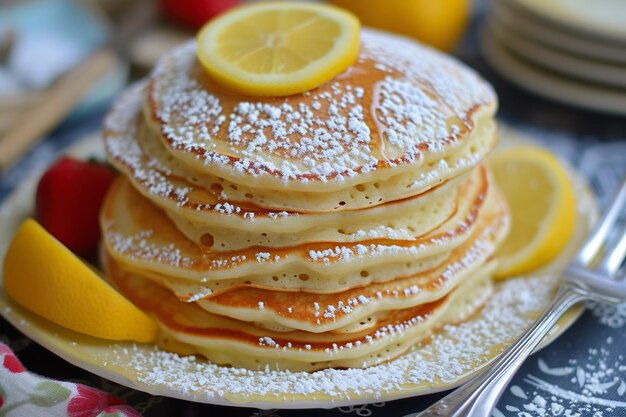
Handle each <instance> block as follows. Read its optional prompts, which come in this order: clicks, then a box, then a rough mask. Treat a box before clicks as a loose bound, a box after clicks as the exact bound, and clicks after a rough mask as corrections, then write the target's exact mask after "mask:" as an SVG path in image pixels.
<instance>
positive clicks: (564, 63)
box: [487, 19, 626, 95]
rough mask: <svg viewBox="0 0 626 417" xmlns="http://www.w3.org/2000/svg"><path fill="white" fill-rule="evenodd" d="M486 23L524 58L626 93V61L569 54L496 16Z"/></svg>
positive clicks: (557, 71) (502, 40)
mask: <svg viewBox="0 0 626 417" xmlns="http://www.w3.org/2000/svg"><path fill="white" fill-rule="evenodd" d="M487 25H488V26H489V30H490V31H491V34H492V35H493V36H494V37H495V38H496V39H497V40H498V41H499V42H500V43H501V44H503V45H506V46H507V48H508V49H510V50H511V51H514V52H515V54H516V55H519V56H520V57H522V58H524V59H525V60H527V61H529V62H531V63H533V64H536V65H538V66H540V67H545V68H548V69H549V70H552V71H554V72H556V73H561V74H564V75H566V76H570V77H576V78H579V79H581V80H582V81H586V82H590V83H597V84H603V85H606V86H613V87H617V88H618V89H621V90H622V93H623V94H624V95H626V64H623V65H614V64H609V63H603V62H599V61H593V60H590V59H585V58H580V57H577V56H575V55H568V54H567V53H563V52H561V51H558V50H556V49H552V48H550V47H546V46H544V45H542V44H540V43H536V42H534V41H532V40H530V39H526V38H524V37H523V36H520V35H518V34H517V33H515V32H513V31H511V30H509V29H508V28H507V27H505V26H504V25H502V24H501V23H499V21H497V20H495V19H488V21H487ZM625 49H626V48H625Z"/></svg>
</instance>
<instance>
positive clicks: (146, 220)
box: [101, 167, 493, 291]
mask: <svg viewBox="0 0 626 417" xmlns="http://www.w3.org/2000/svg"><path fill="white" fill-rule="evenodd" d="M478 172H479V175H478V176H477V177H476V182H472V181H470V182H467V183H466V184H464V187H463V188H462V189H461V190H460V192H459V193H458V198H457V210H456V212H455V214H454V215H453V216H452V217H451V218H450V219H448V220H447V221H446V222H444V223H443V224H442V225H441V226H439V227H437V228H436V229H434V230H433V231H431V232H429V233H428V234H426V235H424V236H421V237H418V238H415V239H414V240H402V241H389V240H384V239H379V240H376V239H373V240H367V241H363V242H359V243H356V242H353V243H344V244H341V245H338V244H337V243H335V242H321V243H310V244H304V245H297V246H290V247H285V248H269V247H251V248H247V249H242V250H236V251H229V252H214V251H211V250H206V249H203V248H201V247H199V246H198V245H197V244H195V243H194V242H193V241H191V240H189V239H188V238H187V237H185V236H184V235H183V234H182V233H181V232H180V231H179V230H178V229H177V228H176V227H175V225H174V224H173V223H172V222H171V221H170V220H169V218H168V217H167V216H166V215H165V213H164V212H163V211H162V210H160V209H158V208H157V207H155V206H154V205H153V204H151V203H150V202H149V201H148V200H146V199H145V198H143V197H142V196H141V195H140V194H138V193H137V192H136V191H135V190H134V189H133V188H132V187H131V186H130V184H129V183H128V182H127V181H124V180H120V181H117V183H116V184H114V185H113V187H112V189H111V191H110V193H109V195H108V197H107V199H106V200H105V203H104V206H103V210H102V213H101V223H102V230H103V238H104V243H105V244H106V246H107V250H108V251H109V253H110V254H111V255H112V256H113V257H114V258H116V259H117V260H118V261H119V262H120V263H122V264H124V265H127V266H128V267H130V268H131V269H133V268H134V269H140V270H147V271H152V272H154V273H156V274H159V275H161V276H170V277H175V278H183V279H188V280H191V281H194V282H196V283H202V284H203V285H206V286H207V287H208V288H209V289H211V290H213V288H222V289H223V288H225V287H227V286H230V285H236V284H241V283H242V282H243V283H248V284H256V285H259V286H263V287H269V288H282V289H302V290H314V291H324V290H325V289H326V291H328V289H330V290H331V291H339V290H340V289H341V288H349V287H350V286H353V285H365V284H367V283H370V282H373V281H384V280H389V279H393V278H395V277H397V276H405V275H410V274H412V273H415V272H417V271H416V268H417V270H420V269H421V270H424V269H422V268H423V266H424V265H421V264H420V262H417V261H420V260H426V266H431V267H432V265H429V264H428V260H427V258H429V257H432V256H436V255H442V254H446V253H449V252H450V251H451V250H452V249H454V248H455V247H456V246H459V245H460V244H462V243H463V242H464V241H466V240H467V239H468V238H469V236H470V235H471V233H472V231H473V229H474V226H475V224H476V222H477V219H478V218H479V213H480V211H481V209H482V208H483V207H484V205H485V201H486V200H488V199H489V196H490V195H491V194H493V193H489V190H490V189H491V188H493V187H492V186H490V181H489V177H488V174H487V171H486V169H485V168H483V167H481V168H479V169H478ZM218 283H219V285H218ZM211 284H212V287H211V286H209V285H211Z"/></svg>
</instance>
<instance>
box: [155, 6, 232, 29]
mask: <svg viewBox="0 0 626 417" xmlns="http://www.w3.org/2000/svg"><path fill="white" fill-rule="evenodd" d="M160 3H161V9H162V10H163V12H164V14H165V16H167V17H168V18H170V19H172V20H173V21H175V22H178V23H180V24H183V25H185V26H189V27H191V28H194V29H197V28H199V27H200V26H202V25H203V24H205V23H206V22H207V21H209V20H211V19H212V18H214V17H215V16H217V15H218V14H220V13H222V12H225V11H226V10H228V9H230V8H231V7H234V6H236V5H238V4H239V3H240V1H239V0H161V2H160Z"/></svg>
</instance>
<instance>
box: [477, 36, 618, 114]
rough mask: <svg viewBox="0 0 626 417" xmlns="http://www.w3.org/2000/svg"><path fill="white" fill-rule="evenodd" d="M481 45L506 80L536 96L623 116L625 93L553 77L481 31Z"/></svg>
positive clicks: (552, 74) (553, 75) (556, 76)
mask: <svg viewBox="0 0 626 417" xmlns="http://www.w3.org/2000/svg"><path fill="white" fill-rule="evenodd" d="M483 29H484V30H483V31H482V33H481V37H480V43H481V47H482V51H483V53H484V55H485V57H486V58H487V61H489V63H490V64H491V65H492V66H493V67H494V68H495V69H496V70H497V71H498V72H499V73H500V74H501V75H502V76H503V77H505V78H507V79H509V80H510V81H512V82H514V83H515V84H517V85H519V86H520V87H522V88H525V89H527V90H529V91H532V92H533V93H535V94H538V95H541V96H544V97H547V98H550V99H553V100H556V101H560V102H562V103H567V104H570V105H573V106H577V107H582V108H586V109H591V110H596V111H600V112H603V113H611V114H617V115H626V94H624V92H623V91H620V90H616V89H614V88H608V87H602V86H598V85H594V84H587V83H585V82H583V81H579V80H572V79H568V78H565V77H562V76H560V75H557V74H554V73H552V72H550V71H548V70H545V69H542V68H539V67H537V66H534V65H532V64H530V63H528V62H527V61H525V60H523V59H521V58H519V57H517V56H516V55H514V54H513V53H511V52H510V51H509V50H507V49H506V47H505V46H503V45H502V44H501V43H499V42H498V41H497V40H496V39H495V38H494V36H493V35H492V34H491V33H490V31H489V28H483Z"/></svg>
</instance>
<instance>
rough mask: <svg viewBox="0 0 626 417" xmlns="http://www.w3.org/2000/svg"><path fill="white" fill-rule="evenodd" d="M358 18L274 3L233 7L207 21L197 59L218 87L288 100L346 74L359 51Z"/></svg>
mask: <svg viewBox="0 0 626 417" xmlns="http://www.w3.org/2000/svg"><path fill="white" fill-rule="evenodd" d="M359 29H360V23H359V20H358V19H357V18H356V17H355V16H354V15H353V14H351V13H350V12H347V11H344V10H342V9H340V8H337V7H334V6H328V5H322V4H314V3H300V2H270V3H258V4H252V5H247V6H242V7H238V8H235V9H233V10H232V11H229V12H227V13H225V14H223V15H221V16H219V17H218V18H216V19H213V20H211V21H210V22H209V23H207V24H206V25H205V26H204V27H202V29H200V32H199V33H198V37H197V55H198V59H199V60H200V63H201V64H202V66H203V67H204V69H205V70H206V72H207V73H208V74H209V75H210V76H211V77H212V78H213V79H214V80H216V81H217V82H218V83H220V84H222V85H223V86H225V87H227V88H230V89H232V90H235V91H237V92H239V93H241V94H245V95H250V96H286V95H290V94H295V93H301V92H304V91H307V90H311V89H313V88H315V87H318V86H320V85H322V84H323V83H325V82H326V81H328V80H330V79H331V78H333V77H335V76H336V75H338V74H340V73H341V72H343V71H344V70H345V69H346V68H348V67H349V66H350V65H351V64H352V63H353V62H354V61H355V59H356V57H357V54H358V52H359Z"/></svg>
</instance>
